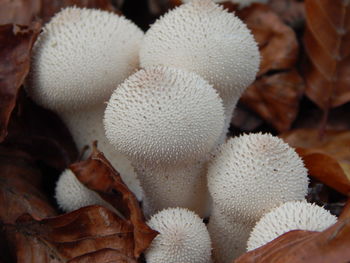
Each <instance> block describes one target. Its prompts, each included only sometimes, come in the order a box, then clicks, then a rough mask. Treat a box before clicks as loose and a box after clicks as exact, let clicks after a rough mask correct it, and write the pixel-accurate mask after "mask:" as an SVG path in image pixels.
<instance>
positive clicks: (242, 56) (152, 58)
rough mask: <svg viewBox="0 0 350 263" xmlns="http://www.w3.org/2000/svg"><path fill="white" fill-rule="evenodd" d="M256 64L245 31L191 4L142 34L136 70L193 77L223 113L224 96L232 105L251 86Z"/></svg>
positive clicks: (226, 16)
mask: <svg viewBox="0 0 350 263" xmlns="http://www.w3.org/2000/svg"><path fill="white" fill-rule="evenodd" d="M259 62H260V57H259V51H258V47H257V44H256V42H255V40H254V38H253V36H252V34H251V33H250V31H249V29H248V28H247V27H246V25H245V24H244V23H243V22H242V21H241V20H240V19H239V18H237V17H236V16H235V15H234V14H232V13H229V12H227V11H226V10H224V9H223V7H222V6H220V5H217V4H215V3H213V2H212V1H211V0H194V1H191V2H190V3H187V4H184V5H181V6H179V7H177V8H175V9H173V10H171V11H170V12H168V13H167V14H165V15H164V16H163V17H161V18H160V19H159V20H158V21H156V22H155V23H154V24H153V25H152V26H151V28H150V29H149V30H148V31H147V32H146V34H145V37H144V40H143V42H142V44H141V49H140V63H141V66H142V67H146V66H150V65H166V66H173V67H177V68H183V69H186V70H189V71H193V72H196V73H198V74H199V75H201V76H202V77H203V78H204V79H206V80H207V81H209V83H211V84H213V85H214V87H215V88H216V89H217V90H218V91H219V93H220V96H221V97H222V98H223V100H224V105H225V107H227V105H226V102H225V101H226V99H227V98H226V97H227V96H229V97H230V99H229V101H232V97H235V98H234V100H233V101H235V102H236V101H237V100H238V98H239V96H240V95H241V93H242V92H243V90H244V89H245V88H246V87H247V86H248V85H249V84H251V83H252V82H253V80H254V79H255V75H256V73H257V71H258V67H259Z"/></svg>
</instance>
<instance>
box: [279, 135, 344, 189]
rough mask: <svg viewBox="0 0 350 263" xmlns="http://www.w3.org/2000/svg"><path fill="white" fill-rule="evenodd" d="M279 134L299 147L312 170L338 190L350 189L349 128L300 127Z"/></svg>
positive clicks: (308, 167)
mask: <svg viewBox="0 0 350 263" xmlns="http://www.w3.org/2000/svg"><path fill="white" fill-rule="evenodd" d="M280 137H281V138H282V139H283V140H284V141H286V142H287V143H288V144H289V145H291V146H292V147H294V148H297V152H298V154H299V155H300V156H301V157H302V158H303V160H304V163H305V166H306V167H307V169H308V171H309V174H310V175H311V176H313V177H315V178H316V179H318V180H319V181H321V182H323V183H325V184H327V185H328V186H330V187H332V188H334V189H336V190H337V191H339V192H341V193H343V194H345V195H349V193H350V173H349V172H350V131H327V132H326V133H325V134H324V136H323V137H322V138H320V137H319V132H318V131H317V130H314V129H297V130H293V131H290V132H287V133H284V134H281V135H280Z"/></svg>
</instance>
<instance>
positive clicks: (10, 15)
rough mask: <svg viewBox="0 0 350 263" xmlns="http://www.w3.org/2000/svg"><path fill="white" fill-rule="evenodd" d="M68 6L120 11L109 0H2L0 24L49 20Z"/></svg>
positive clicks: (24, 23)
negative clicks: (38, 19) (39, 19)
mask: <svg viewBox="0 0 350 263" xmlns="http://www.w3.org/2000/svg"><path fill="white" fill-rule="evenodd" d="M68 6H77V7H87V8H97V9H102V10H106V11H111V12H116V13H120V12H119V11H117V10H116V9H115V8H114V7H113V5H112V3H111V1H109V0H31V1H28V0H2V1H1V9H0V24H19V25H30V23H31V22H32V21H34V20H35V19H37V18H41V19H42V20H43V21H44V22H47V21H49V20H50V18H51V17H52V16H53V15H54V14H55V13H57V12H59V11H60V10H61V9H62V8H65V7H68Z"/></svg>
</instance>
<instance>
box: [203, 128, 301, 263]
mask: <svg viewBox="0 0 350 263" xmlns="http://www.w3.org/2000/svg"><path fill="white" fill-rule="evenodd" d="M215 154H216V156H215V157H214V159H213V160H212V162H211V163H210V164H209V168H208V188H209V193H210V195H211V197H212V199H213V213H212V215H211V217H210V221H209V225H208V228H209V232H210V233H211V234H212V231H215V233H213V234H212V242H213V245H214V247H215V248H216V250H215V251H214V257H215V258H216V261H217V263H219V262H225V263H226V262H231V261H232V260H233V259H234V258H235V257H238V256H239V255H240V253H243V251H244V249H245V244H246V242H247V238H248V236H249V233H250V231H251V229H252V228H253V226H254V224H255V223H256V222H257V221H258V220H259V219H260V217H261V216H262V215H263V214H265V213H266V212H268V211H270V210H271V209H272V208H274V207H277V206H279V205H281V204H282V203H285V202H287V201H298V200H303V199H304V198H305V195H306V193H307V188H308V177H307V170H306V169H305V167H304V165H303V162H302V160H301V159H300V157H299V156H298V155H297V153H296V152H295V151H294V150H293V149H292V148H291V147H289V146H288V144H286V143H284V142H283V141H282V140H281V139H279V138H278V137H274V136H272V135H270V134H261V133H258V134H249V135H242V136H239V137H234V138H231V139H230V140H228V141H227V142H226V143H225V144H224V145H222V146H221V147H220V148H219V149H218V150H217V152H216V153H215ZM218 218H221V219H218ZM225 218H226V219H225ZM220 222H226V223H225V224H221V223H220ZM237 226H239V229H243V230H245V231H246V232H245V233H241V234H240V235H239V236H236V237H235V238H227V239H224V238H223V237H224V236H225V233H227V232H234V231H236V230H234V229H235V228H237ZM243 226H244V227H243ZM239 238H242V239H241V240H238V239H239ZM227 247H231V248H232V249H231V250H229V249H227Z"/></svg>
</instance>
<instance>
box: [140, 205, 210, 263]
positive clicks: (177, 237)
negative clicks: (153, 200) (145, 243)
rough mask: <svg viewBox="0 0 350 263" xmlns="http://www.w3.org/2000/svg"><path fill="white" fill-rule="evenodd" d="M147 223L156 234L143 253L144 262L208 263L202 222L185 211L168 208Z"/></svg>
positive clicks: (205, 235)
mask: <svg viewBox="0 0 350 263" xmlns="http://www.w3.org/2000/svg"><path fill="white" fill-rule="evenodd" d="M147 224H148V225H149V226H150V227H151V228H152V229H154V230H156V231H158V232H159V234H158V235H157V236H156V237H155V239H154V240H153V241H152V243H151V245H150V247H149V248H148V249H147V250H146V252H145V257H146V261H147V263H163V262H168V263H178V262H181V263H209V262H211V259H210V256H211V242H210V237H209V233H208V230H207V228H206V226H205V224H204V223H203V221H202V219H201V218H200V217H199V216H198V215H196V214H195V213H194V212H192V211H190V210H187V209H184V208H168V209H165V210H162V211H160V212H158V213H157V214H155V215H153V216H152V218H151V219H150V220H149V221H148V222H147Z"/></svg>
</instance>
